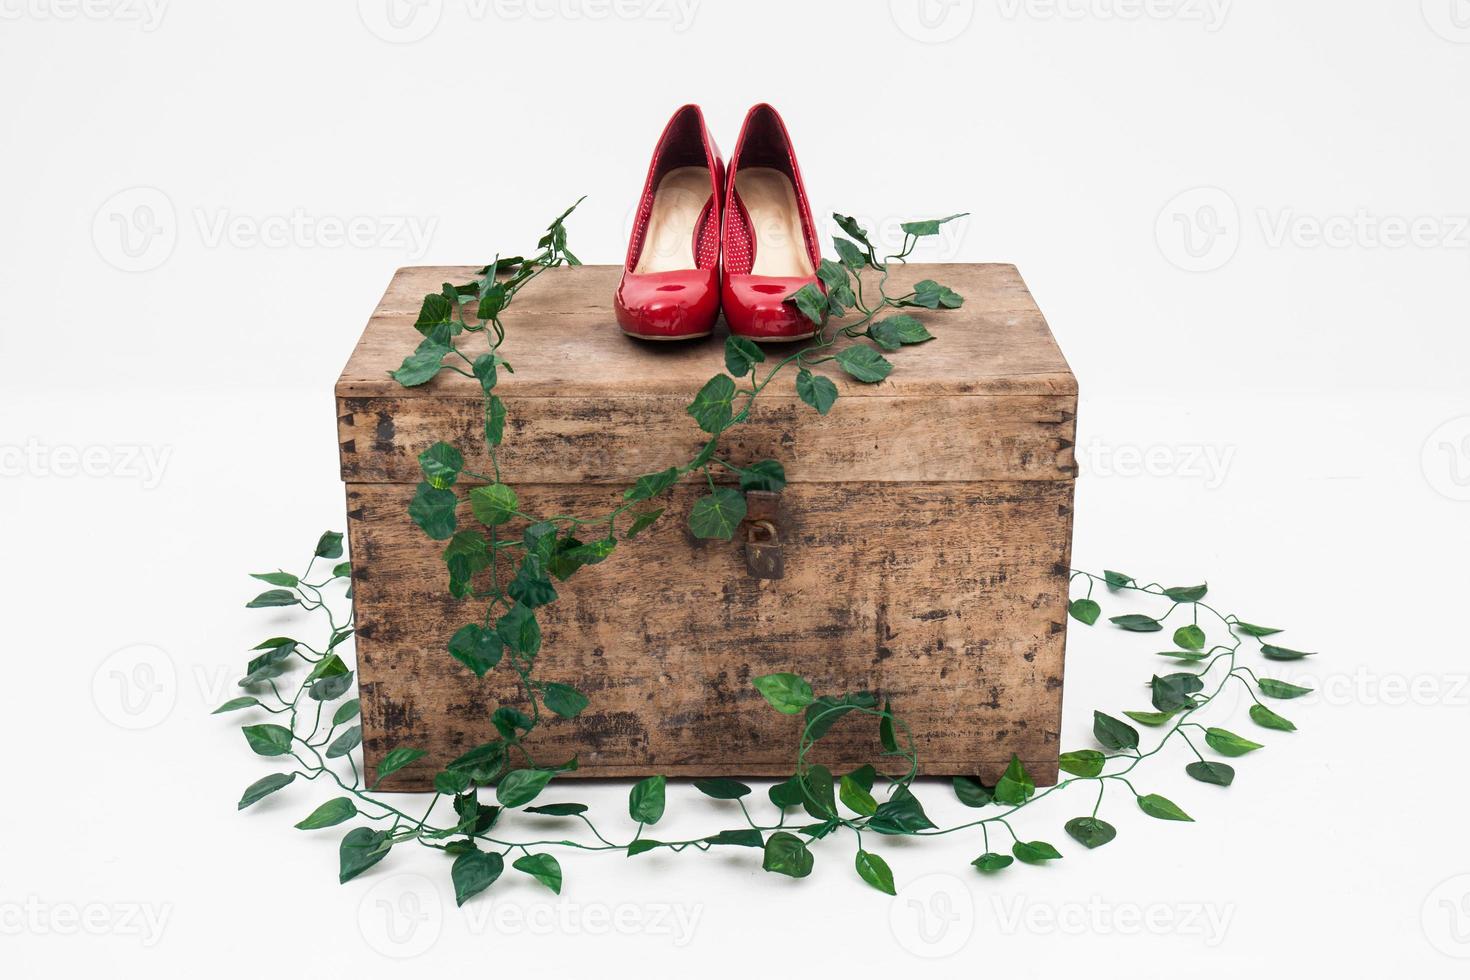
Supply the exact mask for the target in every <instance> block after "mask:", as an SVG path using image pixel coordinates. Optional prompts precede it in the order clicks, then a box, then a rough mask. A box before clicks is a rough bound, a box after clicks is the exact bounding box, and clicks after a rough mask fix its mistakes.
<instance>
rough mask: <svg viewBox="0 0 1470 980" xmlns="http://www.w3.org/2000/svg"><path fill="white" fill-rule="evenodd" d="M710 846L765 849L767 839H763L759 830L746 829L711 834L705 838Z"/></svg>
mask: <svg viewBox="0 0 1470 980" xmlns="http://www.w3.org/2000/svg"><path fill="white" fill-rule="evenodd" d="M704 840H705V841H706V842H707V843H710V844H729V845H732V846H735V847H765V846H766V841H765V838H763V837H761V832H760V831H759V830H753V829H751V828H748V827H747V828H746V829H744V830H722V831H720V832H719V833H718V834H711V835H710V836H708V837H706V838H704Z"/></svg>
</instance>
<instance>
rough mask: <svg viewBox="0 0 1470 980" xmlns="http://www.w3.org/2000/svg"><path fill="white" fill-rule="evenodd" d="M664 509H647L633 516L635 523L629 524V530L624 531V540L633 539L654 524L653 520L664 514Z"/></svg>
mask: <svg viewBox="0 0 1470 980" xmlns="http://www.w3.org/2000/svg"><path fill="white" fill-rule="evenodd" d="M663 513H664V509H663V508H662V507H659V508H658V509H656V510H646V511H644V512H643V513H641V514H638V515H637V516H635V517H634V518H633V523H632V524H629V525H628V530H627V531H625V532H623V540H624V541H632V540H633V539H634V538H636V537H638V535H640V534H642V533H643V532H644V531H645V530H646V529H648V528H649V527H651V526H652V525H653V522H654V521H656V520H658V519H659V518H660V517H662V516H663Z"/></svg>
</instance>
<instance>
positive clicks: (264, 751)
mask: <svg viewBox="0 0 1470 980" xmlns="http://www.w3.org/2000/svg"><path fill="white" fill-rule="evenodd" d="M240 730H241V731H242V732H244V733H245V741H246V742H248V743H249V744H250V748H251V749H252V750H253V751H254V752H255V754H256V755H285V754H286V753H288V752H290V751H291V729H289V728H282V727H281V726H280V725H246V726H245V727H244V728H242V729H240Z"/></svg>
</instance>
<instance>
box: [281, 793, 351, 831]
mask: <svg viewBox="0 0 1470 980" xmlns="http://www.w3.org/2000/svg"><path fill="white" fill-rule="evenodd" d="M355 816H357V806H356V804H354V803H353V802H352V800H350V799H349V798H347V797H345V796H339V797H337V798H336V799H332V800H328V801H327V802H325V803H323V804H322V805H321V806H319V807H317V808H316V809H315V810H313V811H311V814H310V816H308V817H307V818H306V819H305V820H303V821H301V822H300V823H298V824H297V825H296V829H297V830H320V829H321V828H323V827H335V826H336V825H337V824H339V823H345V822H347V821H348V820H351V819H352V818H353V817H355Z"/></svg>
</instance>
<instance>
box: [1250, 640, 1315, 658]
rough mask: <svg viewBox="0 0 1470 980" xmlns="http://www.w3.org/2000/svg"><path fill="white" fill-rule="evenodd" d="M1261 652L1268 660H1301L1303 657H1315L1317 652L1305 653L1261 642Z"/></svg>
mask: <svg viewBox="0 0 1470 980" xmlns="http://www.w3.org/2000/svg"><path fill="white" fill-rule="evenodd" d="M1261 654H1262V655H1263V656H1264V657H1265V658H1266V659H1267V660H1300V659H1302V658H1303V657H1315V656H1316V654H1315V653H1304V652H1302V651H1301V650H1288V649H1287V648H1286V647H1275V646H1272V645H1271V644H1269V643H1263V644H1261Z"/></svg>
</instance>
